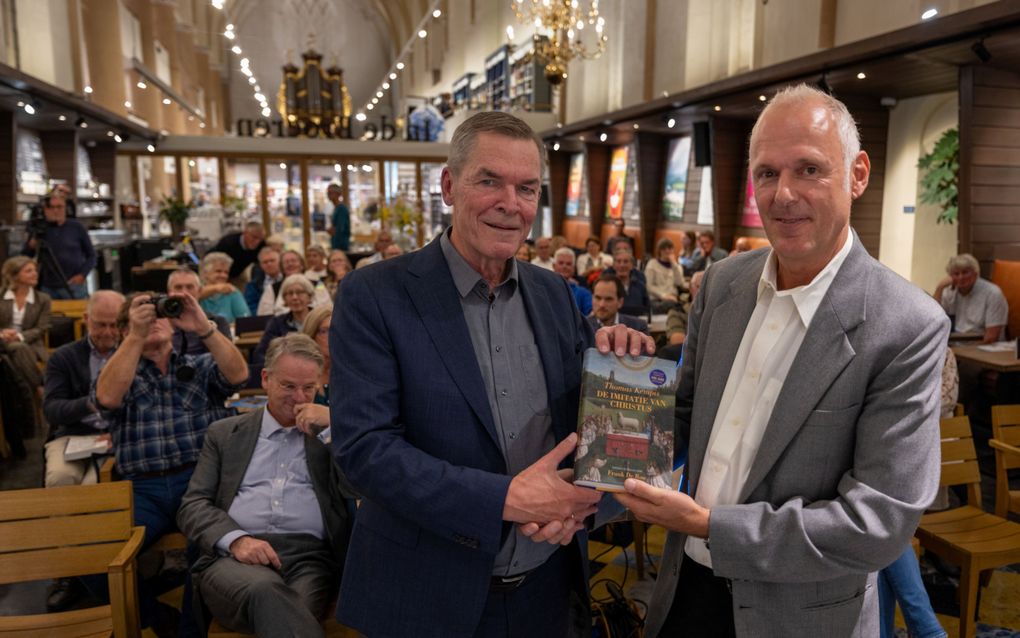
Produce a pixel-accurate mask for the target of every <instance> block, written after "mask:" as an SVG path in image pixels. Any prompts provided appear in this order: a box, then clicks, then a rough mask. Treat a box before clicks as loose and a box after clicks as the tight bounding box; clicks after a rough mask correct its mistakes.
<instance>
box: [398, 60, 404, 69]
mask: <svg viewBox="0 0 1020 638" xmlns="http://www.w3.org/2000/svg"><path fill="white" fill-rule="evenodd" d="M397 70H398V71H403V70H404V63H403V62H397Z"/></svg>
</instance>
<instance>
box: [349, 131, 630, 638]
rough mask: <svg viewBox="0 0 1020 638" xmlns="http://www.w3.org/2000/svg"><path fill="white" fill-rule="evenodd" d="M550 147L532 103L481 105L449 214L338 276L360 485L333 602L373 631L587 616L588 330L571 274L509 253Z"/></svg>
mask: <svg viewBox="0 0 1020 638" xmlns="http://www.w3.org/2000/svg"><path fill="white" fill-rule="evenodd" d="M543 158H544V148H543V146H542V143H541V141H540V140H539V139H538V138H537V137H536V136H535V134H534V132H533V131H532V130H531V129H530V128H529V127H528V126H527V125H526V124H525V123H523V122H522V121H520V120H518V119H517V118H515V117H513V116H511V115H508V114H505V113H498V112H485V113H479V114H477V115H475V116H473V117H472V118H470V119H469V120H467V121H466V122H465V123H464V124H462V125H461V126H460V127H459V128H458V129H457V131H456V133H455V134H454V136H453V140H452V141H451V144H450V158H449V162H448V166H447V167H446V168H444V169H443V174H442V192H443V200H444V202H445V203H446V204H447V205H449V206H452V207H453V224H452V229H450V230H447V231H446V232H445V233H444V234H443V235H442V236H441V237H439V238H438V239H436V240H435V241H433V242H432V243H431V244H429V245H428V246H426V247H425V248H423V249H422V250H419V251H416V252H414V253H410V254H408V255H404V256H401V257H397V258H394V259H389V260H386V261H383V262H380V263H378V264H376V265H375V266H374V267H372V268H365V269H361V270H358V271H355V272H353V273H351V274H349V275H348V276H347V277H345V278H344V282H343V284H342V287H341V289H340V292H339V296H338V300H337V304H336V309H335V310H334V315H333V321H332V323H331V326H330V353H331V359H332V361H333V362H334V363H333V366H332V370H331V379H330V390H331V396H330V410H331V421H332V437H333V447H334V454H335V456H336V459H337V461H338V463H339V465H340V467H341V468H342V469H343V471H344V472H345V474H346V476H347V477H348V479H349V480H350V482H351V483H352V484H353V485H354V487H355V488H356V489H357V491H358V492H359V493H360V494H361V495H362V501H361V507H360V509H359V510H358V514H357V517H356V519H355V526H354V531H353V535H352V538H351V543H350V548H349V552H348V558H347V562H346V565H345V568H344V580H343V585H342V588H341V592H340V598H339V603H338V610H337V616H338V618H339V620H340V621H341V622H343V623H344V624H346V625H349V626H351V627H353V628H355V629H357V630H358V631H360V632H362V633H364V634H365V635H367V636H369V637H370V638H371V637H376V636H402V637H404V636H444V637H449V638H458V637H464V638H470V637H472V636H508V637H515V636H521V637H523V636H527V637H529V638H531V637H537V638H542V637H545V636H548V637H549V638H553V637H555V638H562V637H563V636H567V635H578V636H580V635H583V634H585V633H590V631H591V629H590V623H589V624H588V625H587V626H585V622H586V620H587V614H588V597H587V585H586V571H587V570H586V565H587V558H586V547H585V546H586V540H587V535H586V532H585V530H584V526H583V523H582V521H583V520H584V519H585V518H587V517H588V516H590V515H592V514H593V513H595V512H596V505H597V503H598V502H599V500H600V497H599V494H598V493H596V492H594V491H590V490H586V489H582V488H577V487H574V486H573V485H572V484H571V483H570V471H569V470H566V469H562V466H564V465H569V459H571V457H572V452H573V449H574V446H575V445H576V435H575V434H573V430H574V428H575V424H576V419H577V401H578V388H579V385H580V379H581V355H582V353H583V351H584V349H585V348H586V347H588V345H589V344H591V343H592V331H591V327H590V325H589V324H588V323H587V321H585V319H584V318H583V317H582V316H581V314H580V313H579V312H578V310H577V308H576V307H575V304H574V299H573V295H572V294H571V292H570V289H569V288H568V286H567V283H566V281H565V280H564V279H563V278H562V277H560V276H559V275H557V274H556V273H553V272H550V271H547V270H544V269H541V268H538V267H535V266H532V265H531V264H525V263H522V262H519V261H517V260H515V259H513V257H514V253H515V252H516V250H517V248H518V247H519V246H520V244H521V242H522V241H524V238H525V237H527V235H528V232H529V231H530V229H531V224H532V221H533V220H534V218H535V214H536V212H537V208H538V201H539V193H540V189H541V178H542V163H543ZM621 334H622V338H621ZM613 336H614V337H615V341H616V344H617V348H618V349H621V348H623V347H631V349H632V350H634V351H635V353H636V351H637V350H639V349H640V348H641V347H642V344H644V343H645V342H643V341H641V340H640V339H639V338H637V337H631V336H630V335H629V334H628V333H626V332H625V331H618V332H617V333H614V335H613ZM601 343H602V344H603V347H604V349H606V350H608V346H607V345H606V344H607V343H608V341H607V339H605V338H602V339H601ZM565 461H566V462H565Z"/></svg>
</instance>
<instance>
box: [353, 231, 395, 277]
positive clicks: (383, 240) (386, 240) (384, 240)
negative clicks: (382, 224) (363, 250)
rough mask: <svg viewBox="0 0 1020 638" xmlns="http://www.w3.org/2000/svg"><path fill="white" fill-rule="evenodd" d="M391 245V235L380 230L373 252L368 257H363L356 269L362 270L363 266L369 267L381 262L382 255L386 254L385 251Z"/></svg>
mask: <svg viewBox="0 0 1020 638" xmlns="http://www.w3.org/2000/svg"><path fill="white" fill-rule="evenodd" d="M392 244H393V235H392V234H390V231H388V230H380V231H379V234H378V235H376V238H375V252H374V253H373V254H371V255H369V256H368V257H365V258H364V259H362V260H361V261H359V262H358V265H357V267H358V268H364V267H365V266H371V265H372V264H374V263H376V262H379V261H382V260H383V255H384V254H385V253H386V249H387V248H389V247H390V245H392Z"/></svg>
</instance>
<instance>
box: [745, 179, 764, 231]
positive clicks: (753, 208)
mask: <svg viewBox="0 0 1020 638" xmlns="http://www.w3.org/2000/svg"><path fill="white" fill-rule="evenodd" d="M740 225H741V226H747V227H749V228H761V227H762V226H761V215H760V214H758V202H756V201H755V200H754V182H753V181H752V180H751V169H747V188H745V189H744V213H743V215H741V217H740Z"/></svg>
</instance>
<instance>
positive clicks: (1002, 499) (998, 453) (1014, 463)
mask: <svg viewBox="0 0 1020 638" xmlns="http://www.w3.org/2000/svg"><path fill="white" fill-rule="evenodd" d="M988 444H989V445H991V446H992V448H993V449H994V450H995V515H996V516H1001V517H1003V518H1006V517H1007V516H1008V515H1009V513H1010V512H1012V513H1013V514H1020V490H1011V489H1009V471H1010V470H1015V469H1017V468H1020V404H1016V405H995V406H992V439H991V440H990V441H988Z"/></svg>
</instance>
